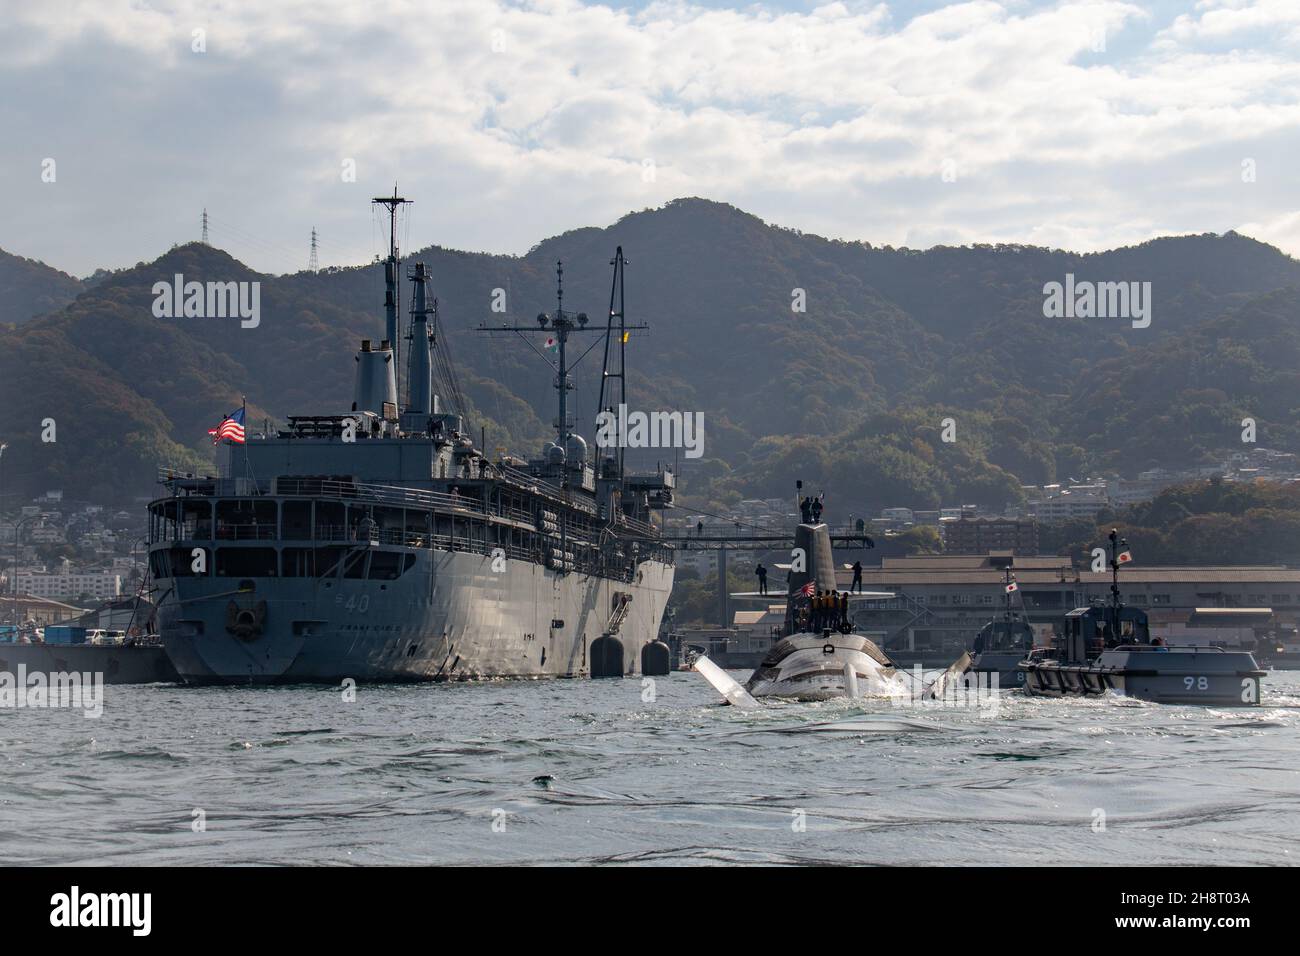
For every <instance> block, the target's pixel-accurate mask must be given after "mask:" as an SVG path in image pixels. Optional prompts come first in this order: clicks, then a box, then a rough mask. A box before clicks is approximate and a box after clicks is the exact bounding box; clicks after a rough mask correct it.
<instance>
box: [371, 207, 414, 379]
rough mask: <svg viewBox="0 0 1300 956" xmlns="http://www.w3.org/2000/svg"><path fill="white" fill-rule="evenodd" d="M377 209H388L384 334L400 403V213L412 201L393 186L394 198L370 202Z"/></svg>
mask: <svg viewBox="0 0 1300 956" xmlns="http://www.w3.org/2000/svg"><path fill="white" fill-rule="evenodd" d="M370 201H371V203H373V204H375V205H377V206H386V207H387V208H388V259H387V261H386V262H385V263H384V335H385V337H386V338H387V339H388V345H389V347H390V348H392V350H393V372H394V374H395V375H396V376H397V379H398V381H397V400H398V401H399V402H401V401H402V382H401V377H402V361H401V346H400V345H399V336H398V334H397V331H398V329H397V316H398V315H399V314H400V308H399V306H400V303H401V295H402V291H401V286H400V284H399V283H398V281H397V275H398V272H397V268H398V263H399V260H398V258H397V210H398V208H399V207H401V206H408V205H410V204H411V202H412V200H410V199H404V198H403V197H401V196H399V195H397V184H396V183H394V184H393V194H392V195H391V196H376V197H375V198H374V199H372V200H370Z"/></svg>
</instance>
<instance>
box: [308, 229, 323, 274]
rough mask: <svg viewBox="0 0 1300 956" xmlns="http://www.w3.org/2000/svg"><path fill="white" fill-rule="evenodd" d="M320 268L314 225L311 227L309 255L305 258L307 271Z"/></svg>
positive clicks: (314, 270)
mask: <svg viewBox="0 0 1300 956" xmlns="http://www.w3.org/2000/svg"><path fill="white" fill-rule="evenodd" d="M319 269H320V257H319V256H318V255H317V254H316V227H315V226H312V227H311V257H310V258H309V259H308V260H307V271H308V272H316V271H318V270H319Z"/></svg>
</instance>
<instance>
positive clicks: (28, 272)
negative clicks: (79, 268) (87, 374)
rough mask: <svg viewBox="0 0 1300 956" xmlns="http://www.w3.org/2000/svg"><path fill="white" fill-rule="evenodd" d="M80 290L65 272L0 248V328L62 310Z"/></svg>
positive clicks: (77, 282)
mask: <svg viewBox="0 0 1300 956" xmlns="http://www.w3.org/2000/svg"><path fill="white" fill-rule="evenodd" d="M81 290H82V284H81V282H80V281H79V280H78V279H75V278H73V277H72V276H70V275H68V274H67V273H66V272H60V271H59V270H58V269H52V268H51V267H49V266H47V265H46V264H45V263H43V262H37V261H36V260H35V259H24V258H22V257H20V256H14V255H10V254H9V253H7V252H5V251H4V250H3V249H0V327H3V326H8V325H20V324H21V323H23V322H26V321H27V320H28V319H30V318H32V317H33V316H37V315H43V314H45V313H46V312H53V311H54V310H56V309H61V308H63V306H65V305H67V304H68V303H69V302H71V301H72V300H73V299H75V298H76V297H77V295H78V294H79V293H80V292H81Z"/></svg>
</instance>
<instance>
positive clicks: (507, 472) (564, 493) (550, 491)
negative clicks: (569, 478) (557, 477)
mask: <svg viewBox="0 0 1300 956" xmlns="http://www.w3.org/2000/svg"><path fill="white" fill-rule="evenodd" d="M493 467H494V468H496V470H497V472H498V473H499V474H500V475H501V477H502V478H505V479H507V480H508V481H509V482H510V483H511V484H513V485H515V486H516V487H519V488H522V489H524V490H525V491H531V492H533V493H535V494H539V495H542V496H544V497H547V498H551V499H554V500H556V501H559V502H561V503H563V504H566V505H568V506H570V507H571V508H577V509H578V510H579V511H585V512H587V513H588V514H595V513H596V507H595V505H594V504H592V502H591V501H589V500H587V499H585V498H579V497H576V496H575V495H574V494H573V492H572V491H570V490H569V489H567V488H561V487H560V486H559V485H553V484H551V483H550V482H549V481H546V480H545V479H544V478H538V477H537V476H536V475H530V474H529V473H528V472H526V471H520V470H519V469H518V468H515V467H514V466H513V465H494V466H493Z"/></svg>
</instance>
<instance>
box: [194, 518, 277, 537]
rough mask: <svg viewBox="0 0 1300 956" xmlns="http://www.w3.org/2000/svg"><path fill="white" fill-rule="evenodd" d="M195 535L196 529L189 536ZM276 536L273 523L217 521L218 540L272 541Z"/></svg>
mask: <svg viewBox="0 0 1300 956" xmlns="http://www.w3.org/2000/svg"><path fill="white" fill-rule="evenodd" d="M196 535H197V530H196V531H195V533H194V534H193V535H190V536H191V537H194V536H196ZM277 537H278V534H277V533H276V529H275V525H273V524H258V525H250V524H225V523H223V522H220V521H218V522H217V533H216V540H218V541H274V540H275V539H276V538H277Z"/></svg>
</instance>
